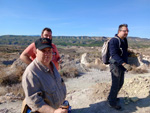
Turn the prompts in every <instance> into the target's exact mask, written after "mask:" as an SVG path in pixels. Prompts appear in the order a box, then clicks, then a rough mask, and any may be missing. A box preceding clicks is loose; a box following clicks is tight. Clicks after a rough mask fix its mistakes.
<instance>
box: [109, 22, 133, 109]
mask: <svg viewBox="0 0 150 113" xmlns="http://www.w3.org/2000/svg"><path fill="white" fill-rule="evenodd" d="M128 32H129V30H128V25H127V24H121V25H119V28H118V34H116V35H115V37H114V38H112V39H111V40H110V42H109V53H110V72H111V78H112V85H111V90H110V93H109V96H108V104H109V106H110V107H112V108H114V109H116V110H120V109H121V106H119V105H117V102H118V101H119V98H117V95H118V92H119V91H120V89H121V87H122V86H123V83H124V73H125V71H126V70H127V71H130V70H131V69H132V67H131V66H130V65H129V64H127V63H128V53H127V49H128V42H127V38H126V37H127V36H128ZM119 40H120V43H119Z"/></svg>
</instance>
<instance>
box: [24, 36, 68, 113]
mask: <svg viewBox="0 0 150 113" xmlns="http://www.w3.org/2000/svg"><path fill="white" fill-rule="evenodd" d="M35 46H36V58H35V59H34V61H33V62H32V63H30V65H28V67H27V68H26V70H25V72H24V74H23V78H22V86H23V90H24V92H25V102H26V106H28V108H30V110H31V112H35V113H68V108H67V107H65V108H63V107H62V104H63V102H64V100H65V98H66V86H65V84H64V81H63V79H62V78H61V76H60V75H59V73H58V71H57V69H56V67H55V65H54V64H53V63H52V62H51V60H52V43H51V40H50V39H48V38H40V39H38V40H36V41H35ZM30 110H29V111H30ZM27 112H28V110H27Z"/></svg>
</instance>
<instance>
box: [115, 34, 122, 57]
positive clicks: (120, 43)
mask: <svg viewBox="0 0 150 113" xmlns="http://www.w3.org/2000/svg"><path fill="white" fill-rule="evenodd" d="M114 38H117V39H118V41H119V48H120V50H121V56H122V54H123V50H122V48H121V47H120V46H121V41H120V38H119V37H117V36H115V37H114Z"/></svg>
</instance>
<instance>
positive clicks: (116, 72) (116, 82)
mask: <svg viewBox="0 0 150 113" xmlns="http://www.w3.org/2000/svg"><path fill="white" fill-rule="evenodd" d="M110 72H111V78H112V85H111V89H110V93H109V96H108V102H109V105H110V106H116V105H117V95H118V92H119V91H120V89H121V88H122V86H123V83H124V72H125V71H124V70H123V69H122V68H121V67H120V66H118V65H117V64H110Z"/></svg>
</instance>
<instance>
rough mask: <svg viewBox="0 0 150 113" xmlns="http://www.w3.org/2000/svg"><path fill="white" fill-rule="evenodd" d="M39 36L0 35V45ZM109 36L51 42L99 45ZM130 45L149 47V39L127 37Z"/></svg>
mask: <svg viewBox="0 0 150 113" xmlns="http://www.w3.org/2000/svg"><path fill="white" fill-rule="evenodd" d="M38 38H40V35H3V36H0V45H20V46H27V45H29V44H31V43H32V42H34V41H35V40H36V39H38ZM108 38H111V37H105V36H101V37H98V36H53V43H55V44H56V45H62V46H99V47H101V46H102V45H103V43H104V42H105V41H106V40H108ZM128 42H129V46H131V47H138V48H140V47H150V39H148V38H139V37H128Z"/></svg>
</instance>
